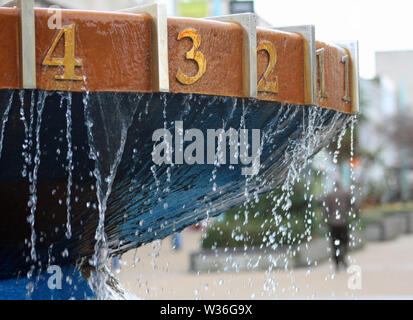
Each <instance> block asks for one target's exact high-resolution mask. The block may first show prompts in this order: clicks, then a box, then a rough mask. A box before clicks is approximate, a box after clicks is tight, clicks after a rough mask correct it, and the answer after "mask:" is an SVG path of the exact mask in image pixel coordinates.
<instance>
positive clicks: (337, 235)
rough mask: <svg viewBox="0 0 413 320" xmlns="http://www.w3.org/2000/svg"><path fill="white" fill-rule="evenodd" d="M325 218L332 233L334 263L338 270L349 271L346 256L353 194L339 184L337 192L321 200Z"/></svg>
mask: <svg viewBox="0 0 413 320" xmlns="http://www.w3.org/2000/svg"><path fill="white" fill-rule="evenodd" d="M321 202H322V204H323V205H322V209H323V216H324V218H325V221H326V222H327V224H328V226H329V229H330V233H331V236H330V237H331V246H332V255H333V261H335V263H336V270H337V271H339V270H340V266H343V267H344V268H345V269H347V261H346V256H347V252H348V246H349V219H350V215H351V194H350V192H347V191H345V190H343V188H342V187H341V184H340V183H337V187H336V190H335V191H333V192H331V193H329V194H328V195H327V196H325V197H324V198H322V199H321Z"/></svg>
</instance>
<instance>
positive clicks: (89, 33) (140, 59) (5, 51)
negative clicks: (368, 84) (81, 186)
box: [0, 8, 352, 113]
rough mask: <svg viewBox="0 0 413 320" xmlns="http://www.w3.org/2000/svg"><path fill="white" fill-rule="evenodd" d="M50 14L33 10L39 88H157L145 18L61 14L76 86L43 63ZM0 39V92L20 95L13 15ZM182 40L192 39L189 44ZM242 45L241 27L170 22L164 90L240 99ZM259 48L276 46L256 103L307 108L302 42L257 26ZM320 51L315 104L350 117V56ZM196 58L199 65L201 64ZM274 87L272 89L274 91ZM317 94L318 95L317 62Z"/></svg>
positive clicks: (0, 21)
mask: <svg viewBox="0 0 413 320" xmlns="http://www.w3.org/2000/svg"><path fill="white" fill-rule="evenodd" d="M52 15H53V13H49V12H48V10H47V9H36V11H35V18H36V19H35V25H36V69H37V87H38V88H39V89H44V90H69V91H85V90H88V91H120V92H151V91H153V89H154V88H156V84H154V83H153V82H154V81H155V79H156V76H155V77H154V76H153V68H152V66H153V63H152V61H153V57H152V51H153V50H152V48H151V45H152V34H151V32H152V21H151V17H150V16H148V15H146V14H128V13H104V12H92V11H74V10H63V11H62V18H63V21H62V22H63V26H70V25H74V28H75V36H74V43H75V54H74V55H75V58H76V59H78V61H81V65H79V66H76V67H75V70H74V75H73V77H74V78H79V77H81V80H57V79H56V76H59V75H60V76H61V75H63V74H64V72H65V70H66V69H65V68H64V67H63V66H52V65H44V63H43V62H44V61H45V58H46V56H47V53H48V52H49V51H50V49H51V47H52V45H53V43H54V41H55V40H56V37H57V35H58V34H59V30H56V29H50V28H49V27H48V21H49V19H50V18H51V16H52ZM188 30H189V31H188ZM0 33H1V36H0V59H1V64H0V89H19V88H21V87H22V84H21V76H20V61H19V59H20V58H19V57H20V56H21V54H20V48H19V46H20V44H19V22H18V15H17V9H15V8H0ZM179 34H181V37H180V39H178V35H179ZM188 35H192V36H193V38H191V37H188ZM194 35H195V36H194ZM195 38H196V39H195ZM246 40H247V35H246V33H245V31H244V29H243V28H242V27H241V26H240V25H238V24H236V23H225V22H217V21H212V20H202V19H191V18H169V19H168V50H169V53H168V55H169V80H170V92H173V93H199V94H208V95H218V96H235V97H245V96H246V93H245V92H244V91H243V88H244V86H243V81H245V79H244V74H243V65H244V63H245V61H243V59H244V57H243V46H244V44H245V43H246ZM262 42H267V45H268V42H269V43H271V45H272V46H273V47H274V48H275V51H276V62H275V65H274V67H273V68H270V69H271V70H270V72H269V74H268V77H267V78H266V80H267V82H266V84H267V85H268V84H269V85H268V86H267V88H270V89H269V90H259V92H258V98H259V99H261V100H269V101H279V102H286V103H294V104H306V95H307V96H308V92H306V90H307V89H306V88H308V86H306V71H305V69H306V66H305V54H306V53H305V47H306V44H305V40H304V39H303V37H302V36H301V35H299V34H295V33H286V32H281V31H276V30H268V29H263V28H258V29H257V47H258V46H260V43H262ZM195 43H198V46H197V47H196V48H194V44H195ZM64 45H65V36H63V37H62V38H61V39H60V40H59V41H58V42H57V46H56V48H55V50H53V53H52V57H51V58H63V57H64V56H65V50H64ZM320 48H324V50H325V52H324V75H325V96H318V97H317V104H318V105H320V106H322V107H326V108H330V109H335V110H339V111H343V112H348V113H350V112H351V110H352V108H351V107H352V102H351V101H345V99H343V97H344V96H345V89H346V81H345V64H344V63H343V61H342V58H343V56H345V55H349V52H348V51H347V50H345V49H343V48H340V47H337V46H334V45H328V44H326V43H323V42H317V49H320ZM191 50H192V53H191ZM269 56H270V55H269V53H268V52H267V51H265V50H259V51H258V52H257V69H258V70H257V76H258V81H260V80H261V79H262V78H263V74H264V72H265V71H266V70H267V68H268V66H269V62H270V59H269V58H270V57H269ZM349 56H350V55H349ZM191 57H192V58H191ZM194 57H197V58H196V59H194ZM49 58H50V57H49ZM201 58H202V59H201ZM197 59H198V60H197ZM201 60H202V61H203V62H202V64H200V61H201ZM48 61H51V60H50V59H49V60H48ZM351 63H352V62H351V59H349V82H348V87H349V91H350V92H349V97H350V98H352V92H351V88H352V83H351V81H352V74H351V72H352V67H351ZM49 64H50V63H49ZM178 70H180V71H181V76H180V77H179V76H177V75H178ZM182 74H183V75H184V76H182ZM197 75H198V76H197ZM182 79H183V80H182ZM185 79H186V80H185ZM194 79H195V80H194ZM185 82H187V83H185ZM274 84H276V85H277V86H276V87H275V86H274ZM271 88H272V89H271ZM316 91H317V93H319V92H320V70H319V63H318V59H317V84H316Z"/></svg>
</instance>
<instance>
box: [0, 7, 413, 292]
mask: <svg viewBox="0 0 413 320" xmlns="http://www.w3.org/2000/svg"><path fill="white" fill-rule="evenodd" d="M6 2H8V1H0V3H2V4H4V3H6ZM146 2H147V1H139V0H135V1H133V0H117V1H113V0H70V1H69V0H67V1H65V0H55V1H52V0H50V1H49V0H42V1H36V4H37V5H38V6H43V7H49V6H52V5H57V6H59V7H61V8H69V9H90V10H110V11H112V10H118V9H122V8H127V7H134V6H137V5H140V4H144V3H146ZM166 2H167V3H168V10H169V15H170V16H185V17H196V18H202V17H207V16H217V15H226V14H236V13H244V12H255V13H256V14H257V17H258V25H259V26H262V27H266V26H286V25H300V24H314V25H315V26H316V37H317V39H319V40H323V41H329V40H331V41H332V40H354V39H356V40H359V45H360V71H361V80H360V82H361V114H360V115H359V116H358V117H357V125H356V127H355V129H354V130H348V132H347V133H346V134H345V135H344V136H343V138H342V141H341V143H338V145H339V146H340V148H339V149H340V150H339V152H338V151H337V149H338V148H337V143H336V144H335V145H333V146H330V147H329V148H327V149H325V150H323V151H322V152H321V153H320V154H319V155H317V157H316V158H315V159H314V161H313V162H312V163H311V165H310V168H308V170H307V169H306V173H305V177H304V179H302V180H303V181H302V182H301V183H298V184H297V185H296V186H295V187H294V192H293V194H292V196H291V206H290V207H291V208H290V211H289V212H290V216H289V217H288V218H286V217H281V218H280V219H281V221H279V222H278V223H277V224H276V230H275V229H274V228H275V223H274V210H273V208H274V201H273V199H274V198H277V197H279V195H277V192H274V193H271V194H269V195H264V196H262V197H261V198H260V199H258V200H257V202H256V203H255V204H254V205H252V206H250V207H243V208H241V207H240V208H235V209H233V210H231V211H230V212H227V213H225V214H224V215H222V216H220V217H218V218H217V219H215V220H214V221H207V222H203V223H200V224H199V225H198V226H195V227H193V228H190V229H188V230H186V231H184V232H183V233H182V234H180V235H175V236H174V237H172V238H169V239H165V240H163V241H158V242H155V243H152V244H149V245H147V246H145V247H143V248H140V249H138V250H136V251H133V252H129V253H127V254H126V255H124V256H123V257H118V258H117V259H115V260H114V261H113V268H114V270H115V271H116V272H117V273H118V274H119V278H120V280H121V282H122V284H123V285H124V286H125V287H126V288H127V289H128V290H130V292H131V293H133V294H135V295H136V296H137V297H142V298H167V299H168V298H189V299H192V298H229V299H236V298H243V299H249V298H274V297H279V298H308V297H344V298H351V297H362V298H363V297H364V298H374V297H395V298H396V297H398V298H400V297H402V298H403V297H405V298H412V297H413V289H412V288H413V255H412V254H411V253H412V252H413V235H412V234H413V157H412V153H413V139H412V137H413V38H412V37H411V35H410V33H409V32H408V31H410V30H413V19H411V12H412V10H411V9H412V5H411V3H410V2H409V1H405V0H393V1H391V2H388V1H381V0H379V1H378V0H363V1H355V0H349V1H346V2H342V1H335V0H334V1H332V0H312V1H304V0H289V1H274V0H255V1H233V0H169V1H166ZM337 175H338V176H339V177H340V181H341V183H342V185H343V188H344V189H345V190H347V191H348V192H349V193H351V195H352V196H353V197H354V198H355V199H354V201H353V200H352V204H353V206H354V209H353V210H354V211H355V213H356V215H355V218H354V220H355V221H354V222H351V223H352V228H351V230H352V238H351V239H352V241H351V247H352V249H353V250H352V252H351V256H350V259H351V264H352V265H353V266H355V267H359V268H360V270H359V271H360V272H359V273H360V276H362V279H363V281H362V286H361V288H357V289H354V288H352V286H351V285H350V282H349V281H350V280H351V279H352V278H351V276H352V273H351V272H340V273H339V272H336V271H335V270H334V268H333V266H332V261H331V258H329V256H330V253H329V252H330V251H331V248H329V246H328V245H327V246H325V245H323V244H321V249H320V250H321V251H323V250H324V251H326V252H324V253H321V254H318V255H316V257H315V258H311V259H310V258H309V253H308V252H310V251H311V250H312V249H314V248H316V247H317V245H319V243H321V242H319V243H317V242H315V241H316V240H317V239H327V240H328V238H329V232H328V229H327V227H326V223H325V222H326V221H325V219H324V218H323V216H322V208H321V205H320V201H318V199H320V197H322V196H323V195H325V194H328V193H329V192H331V191H332V190H333V189H334V188H335V181H336V177H337ZM309 208H311V209H309ZM246 211H248V215H249V217H250V219H249V220H248V223H247V224H246V223H245V217H244V215H245V212H246ZM280 230H285V232H280ZM271 235H275V236H273V237H272V238H271ZM303 246H304V247H305V250H307V253H308V254H307V256H306V258H301V259H304V260H305V261H304V262H303V263H301V265H300V263H296V261H297V259H293V260H288V259H291V254H292V255H293V256H295V255H297V254H298V253H297V252H300V249H297V248H303ZM251 248H254V250H255V249H257V250H263V249H265V248H272V249H274V251H277V250H278V251H277V252H278V253H276V254H278V255H280V253H279V252H283V250H284V249H285V248H289V250H288V251H289V252H288V253H282V254H281V255H280V257H281V258H280V259H281V260H280V261H282V260H283V259H284V260H288V263H285V261H284V262H283V263H278V265H277V267H270V268H261V269H260V267H259V264H260V262H259V261H258V260H260V259H261V258H259V257H260V256H261V257H262V256H263V255H262V252H261V251H260V252H261V253H260V255H258V256H257V257H258V258H257V259H256V260H254V259H255V258H254V252H253V250H252V249H251ZM291 248H294V249H293V250H291ZM301 250H304V249H301ZM314 250H316V249H314ZM231 252H232V253H233V254H231ZM239 252H241V253H239ZM236 256H238V258H237V259H241V258H242V257H245V256H248V257H250V258H251V259H252V260H254V261H255V262H254V263H253V265H252V266H251V265H250V266H249V267H246V268H242V267H240V265H239V264H240V262H239V260H237V259H236V258H235V257H236ZM221 257H222V259H221V260H222V261H221V260H219V259H220V258H221ZM251 259H250V262H251ZM298 260H299V259H298ZM309 260H311V261H309ZM234 261H235V262H234ZM237 261H238V262H237ZM257 261H258V262H257ZM291 261H293V262H291ZM234 263H235V265H234ZM237 264H238V268H237ZM254 265H255V266H254ZM274 265H276V264H274V263H273V264H272V266H274ZM356 269H357V268H356ZM357 270H358V269H357ZM349 279H350V280H349ZM353 280H354V279H353Z"/></svg>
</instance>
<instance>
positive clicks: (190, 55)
mask: <svg viewBox="0 0 413 320" xmlns="http://www.w3.org/2000/svg"><path fill="white" fill-rule="evenodd" d="M183 38H190V39H191V40H192V42H193V47H192V49H191V50H190V51H188V52H187V53H186V58H187V59H188V60H194V61H195V62H196V63H197V64H198V73H197V74H196V75H195V76H193V77H190V76H187V75H186V74H184V73H183V72H182V71H181V69H180V68H178V73H177V74H176V79H178V81H179V82H180V83H182V84H185V85H191V84H194V83H195V82H197V81H198V80H199V79H201V78H202V76H203V75H204V74H205V72H206V66H207V63H206V59H205V57H204V55H203V54H202V52H200V51H197V50H198V49H199V47H200V46H201V35H200V34H199V33H198V32H196V31H195V30H192V29H187V30H184V31H182V32H181V33H180V34H179V35H178V40H181V39H183Z"/></svg>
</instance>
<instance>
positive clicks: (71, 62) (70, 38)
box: [42, 24, 83, 81]
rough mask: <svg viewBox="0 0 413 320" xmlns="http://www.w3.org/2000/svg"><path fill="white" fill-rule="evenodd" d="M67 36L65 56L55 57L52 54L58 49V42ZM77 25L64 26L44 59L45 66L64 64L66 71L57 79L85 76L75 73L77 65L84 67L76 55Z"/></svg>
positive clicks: (76, 78) (79, 78)
mask: <svg viewBox="0 0 413 320" xmlns="http://www.w3.org/2000/svg"><path fill="white" fill-rule="evenodd" d="M63 36H64V37H65V49H64V52H65V53H64V57H63V58H53V57H52V54H53V52H54V51H55V49H56V46H57V44H58V43H59V41H60V39H61V38H62V37H63ZM75 48H76V46H75V25H74V24H72V25H69V26H64V27H63V28H62V29H61V30H60V32H59V34H58V35H57V37H56V38H55V39H54V41H53V44H52V46H51V47H50V49H49V51H48V52H47V54H46V57H45V59H44V60H43V63H42V64H43V65H44V66H55V67H57V66H63V67H64V73H63V75H57V76H56V77H55V79H56V80H75V81H81V80H83V78H82V77H81V76H77V75H76V74H75V67H82V66H83V62H82V60H81V59H77V58H76V57H75Z"/></svg>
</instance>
